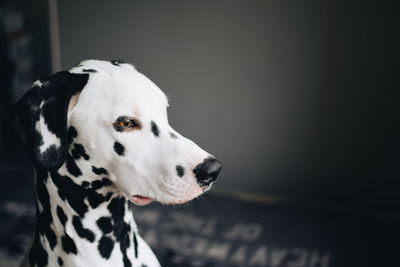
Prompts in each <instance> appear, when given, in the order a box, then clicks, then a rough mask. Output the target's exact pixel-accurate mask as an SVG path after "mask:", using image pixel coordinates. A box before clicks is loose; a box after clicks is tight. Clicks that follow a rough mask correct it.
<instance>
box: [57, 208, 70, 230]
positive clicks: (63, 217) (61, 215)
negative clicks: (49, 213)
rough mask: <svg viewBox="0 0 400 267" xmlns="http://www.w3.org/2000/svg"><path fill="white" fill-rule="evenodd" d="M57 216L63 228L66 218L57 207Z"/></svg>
mask: <svg viewBox="0 0 400 267" xmlns="http://www.w3.org/2000/svg"><path fill="white" fill-rule="evenodd" d="M57 216H58V219H59V220H60V223H61V224H62V225H63V226H65V223H66V222H67V220H68V218H67V215H65V213H64V211H63V209H62V208H61V207H60V206H57Z"/></svg>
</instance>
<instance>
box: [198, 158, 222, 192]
mask: <svg viewBox="0 0 400 267" xmlns="http://www.w3.org/2000/svg"><path fill="white" fill-rule="evenodd" d="M221 169H222V163H221V162H220V161H219V160H217V159H215V158H207V159H205V160H204V161H203V162H202V163H200V164H198V165H197V166H196V167H195V168H194V170H193V172H194V174H195V175H196V178H197V183H198V184H200V186H207V185H209V184H211V183H212V182H214V181H215V180H216V179H217V177H218V174H219V173H220V171H221Z"/></svg>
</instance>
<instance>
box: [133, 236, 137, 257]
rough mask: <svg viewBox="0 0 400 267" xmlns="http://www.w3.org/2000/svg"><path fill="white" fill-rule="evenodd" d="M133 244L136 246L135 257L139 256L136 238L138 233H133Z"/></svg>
mask: <svg viewBox="0 0 400 267" xmlns="http://www.w3.org/2000/svg"><path fill="white" fill-rule="evenodd" d="M133 246H134V247H135V258H137V257H138V242H137V238H136V233H133Z"/></svg>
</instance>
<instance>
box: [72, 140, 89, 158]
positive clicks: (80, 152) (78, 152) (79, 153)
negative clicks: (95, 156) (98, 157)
mask: <svg viewBox="0 0 400 267" xmlns="http://www.w3.org/2000/svg"><path fill="white" fill-rule="evenodd" d="M71 155H72V157H73V158H74V159H80V158H81V157H83V158H84V159H85V160H89V155H88V154H86V151H85V148H84V147H83V146H82V145H81V144H74V148H73V149H72V150H71Z"/></svg>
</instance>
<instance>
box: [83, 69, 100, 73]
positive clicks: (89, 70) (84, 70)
mask: <svg viewBox="0 0 400 267" xmlns="http://www.w3.org/2000/svg"><path fill="white" fill-rule="evenodd" d="M82 72H92V73H95V72H97V70H94V69H82Z"/></svg>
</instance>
